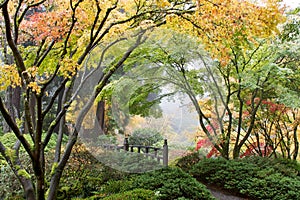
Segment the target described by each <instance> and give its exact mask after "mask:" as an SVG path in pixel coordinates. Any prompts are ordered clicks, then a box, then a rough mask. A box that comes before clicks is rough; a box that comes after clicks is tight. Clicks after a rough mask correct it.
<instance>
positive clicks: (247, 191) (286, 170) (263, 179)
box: [189, 157, 300, 200]
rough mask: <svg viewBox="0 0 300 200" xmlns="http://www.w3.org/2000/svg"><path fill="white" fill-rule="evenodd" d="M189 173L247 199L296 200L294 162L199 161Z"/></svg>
mask: <svg viewBox="0 0 300 200" xmlns="http://www.w3.org/2000/svg"><path fill="white" fill-rule="evenodd" d="M189 172H190V174H192V175H193V176H194V177H195V178H196V179H197V180H198V181H200V182H203V183H206V184H212V185H216V186H218V187H220V188H222V189H226V190H228V191H230V193H234V194H237V195H242V196H244V197H247V198H250V199H273V200H276V199H278V200H281V199H285V200H288V199H291V200H292V199H300V193H299V191H300V166H299V164H297V163H296V162H295V161H288V160H283V159H271V158H261V157H249V158H244V159H239V160H225V159H222V158H217V159H203V160H201V161H199V162H198V163H197V164H195V165H194V166H193V167H192V168H191V170H189Z"/></svg>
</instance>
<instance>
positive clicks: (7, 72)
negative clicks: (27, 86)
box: [0, 65, 21, 91]
mask: <svg viewBox="0 0 300 200" xmlns="http://www.w3.org/2000/svg"><path fill="white" fill-rule="evenodd" d="M20 85H21V78H20V76H19V73H18V70H17V68H16V66H15V65H4V66H1V67H0V91H3V90H6V89H7V87H8V86H12V87H16V86H20Z"/></svg>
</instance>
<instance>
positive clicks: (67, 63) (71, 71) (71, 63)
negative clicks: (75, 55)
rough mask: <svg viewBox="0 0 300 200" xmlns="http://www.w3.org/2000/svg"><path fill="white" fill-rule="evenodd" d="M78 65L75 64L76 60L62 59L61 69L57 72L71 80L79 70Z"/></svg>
mask: <svg viewBox="0 0 300 200" xmlns="http://www.w3.org/2000/svg"><path fill="white" fill-rule="evenodd" d="M79 67H80V66H79V65H78V64H77V62H76V60H74V59H71V58H64V59H63V60H62V61H61V67H60V68H59V71H60V73H61V75H62V76H64V77H67V78H71V77H72V76H74V75H75V74H76V70H78V69H79Z"/></svg>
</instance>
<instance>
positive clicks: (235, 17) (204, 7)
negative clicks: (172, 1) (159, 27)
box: [168, 0, 285, 65]
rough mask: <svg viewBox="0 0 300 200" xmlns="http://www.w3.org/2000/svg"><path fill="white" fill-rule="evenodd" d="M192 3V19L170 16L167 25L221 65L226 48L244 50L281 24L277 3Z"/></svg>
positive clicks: (267, 0)
mask: <svg viewBox="0 0 300 200" xmlns="http://www.w3.org/2000/svg"><path fill="white" fill-rule="evenodd" d="M195 3H196V5H197V9H196V12H195V13H194V14H193V15H185V16H184V17H178V16H171V17H169V18H168V22H169V23H171V24H172V26H174V27H175V28H178V29H179V30H182V31H187V32H189V33H190V34H193V35H196V36H197V37H198V38H199V39H200V40H201V42H202V43H204V44H205V45H206V49H207V50H208V51H209V52H210V53H211V56H212V57H214V58H217V59H219V60H220V61H221V63H223V65H225V64H226V63H228V61H229V59H230V55H231V49H230V47H232V46H237V45H238V46H240V47H241V48H242V49H247V44H248V42H249V41H250V42H254V43H255V39H256V38H268V37H272V36H273V35H275V34H276V33H278V29H277V25H278V24H280V23H283V22H284V21H285V17H284V16H283V9H282V8H280V4H279V2H278V0H265V1H260V3H259V4H258V3H253V1H252V2H251V1H247V0H243V1H241V0H214V1H205V0H204V1H200V0H197V1H196V2H195ZM183 18H187V19H188V20H183ZM174 23H176V24H174ZM191 24H193V27H194V28H191Z"/></svg>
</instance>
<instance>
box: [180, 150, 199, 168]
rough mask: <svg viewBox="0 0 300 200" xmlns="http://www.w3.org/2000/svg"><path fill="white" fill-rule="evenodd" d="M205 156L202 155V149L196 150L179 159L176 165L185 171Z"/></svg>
mask: <svg viewBox="0 0 300 200" xmlns="http://www.w3.org/2000/svg"><path fill="white" fill-rule="evenodd" d="M204 157H205V156H204V155H202V154H201V153H200V151H194V152H191V153H189V154H187V155H185V156H183V157H181V158H179V159H177V160H176V164H175V166H176V167H179V168H181V169H183V170H184V171H188V170H190V169H191V167H192V166H193V165H195V164H196V163H198V162H199V161H200V160H201V159H203V158H204Z"/></svg>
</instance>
